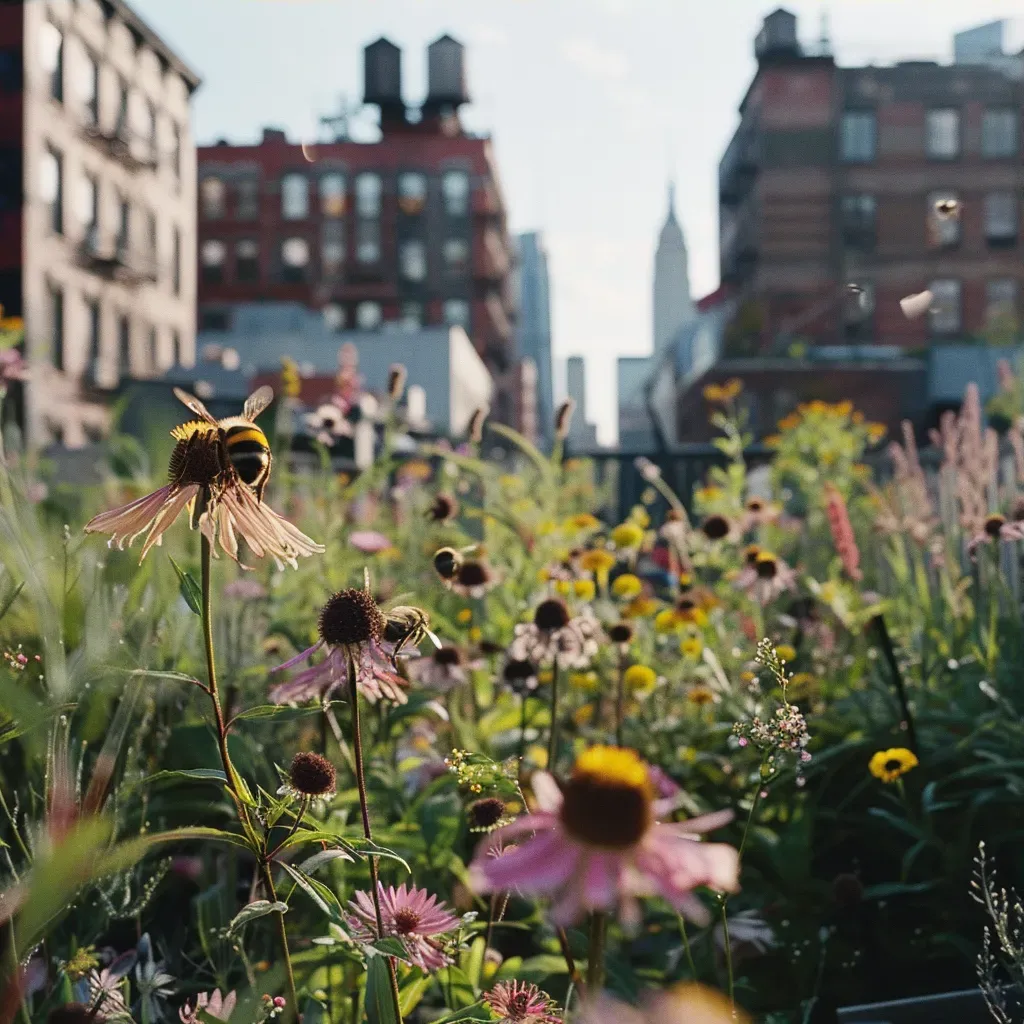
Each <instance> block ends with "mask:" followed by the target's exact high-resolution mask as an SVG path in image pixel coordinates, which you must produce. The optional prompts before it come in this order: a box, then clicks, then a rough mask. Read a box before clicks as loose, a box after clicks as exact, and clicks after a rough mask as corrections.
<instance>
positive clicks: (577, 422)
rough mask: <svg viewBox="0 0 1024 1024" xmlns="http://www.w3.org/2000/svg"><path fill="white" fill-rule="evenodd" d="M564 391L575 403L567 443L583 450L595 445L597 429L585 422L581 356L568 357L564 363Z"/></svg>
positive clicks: (583, 378)
mask: <svg viewBox="0 0 1024 1024" xmlns="http://www.w3.org/2000/svg"><path fill="white" fill-rule="evenodd" d="M565 391H566V394H567V395H568V396H569V397H570V398H571V399H572V400H573V401H574V402H575V403H576V411H575V412H574V413H573V417H572V426H571V427H570V428H569V441H570V443H574V444H577V445H580V446H582V447H584V448H589V447H593V446H594V445H596V444H597V428H596V427H595V426H594V425H593V424H592V423H588V422H587V369H586V362H585V361H584V359H583V356H569V358H568V359H567V360H566V361H565Z"/></svg>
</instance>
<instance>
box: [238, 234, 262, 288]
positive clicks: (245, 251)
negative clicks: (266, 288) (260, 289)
mask: <svg viewBox="0 0 1024 1024" xmlns="http://www.w3.org/2000/svg"><path fill="white" fill-rule="evenodd" d="M259 279H260V247H259V244H258V243H257V242H256V241H254V240H253V239H251V238H243V239H240V240H239V241H237V242H235V280H236V281H238V282H239V283H240V284H255V283H256V282H257V281H259Z"/></svg>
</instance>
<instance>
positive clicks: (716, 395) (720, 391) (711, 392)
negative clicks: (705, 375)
mask: <svg viewBox="0 0 1024 1024" xmlns="http://www.w3.org/2000/svg"><path fill="white" fill-rule="evenodd" d="M704 400H705V401H706V402H712V403H717V402H724V401H725V390H724V388H722V387H721V385H719V384H708V385H706V386H705V388H704Z"/></svg>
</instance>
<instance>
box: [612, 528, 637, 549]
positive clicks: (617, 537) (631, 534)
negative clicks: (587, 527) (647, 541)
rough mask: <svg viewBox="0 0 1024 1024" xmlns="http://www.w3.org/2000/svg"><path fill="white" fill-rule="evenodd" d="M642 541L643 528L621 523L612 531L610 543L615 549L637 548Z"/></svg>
mask: <svg viewBox="0 0 1024 1024" xmlns="http://www.w3.org/2000/svg"><path fill="white" fill-rule="evenodd" d="M643 540H644V531H643V528H642V527H640V526H637V524H636V523H621V524H620V525H619V526H616V527H615V529H614V530H612V541H613V542H614V544H615V546H616V547H617V548H638V547H640V545H641V544H642V543H643Z"/></svg>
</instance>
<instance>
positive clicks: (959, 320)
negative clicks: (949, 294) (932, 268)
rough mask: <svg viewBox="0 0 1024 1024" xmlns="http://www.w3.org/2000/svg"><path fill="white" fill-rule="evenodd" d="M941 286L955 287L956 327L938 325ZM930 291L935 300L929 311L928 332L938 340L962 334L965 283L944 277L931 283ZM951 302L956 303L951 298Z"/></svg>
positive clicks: (957, 279)
mask: <svg viewBox="0 0 1024 1024" xmlns="http://www.w3.org/2000/svg"><path fill="white" fill-rule="evenodd" d="M940 285H954V286H955V295H956V298H955V302H956V326H949V327H946V326H940V325H938V324H937V323H936V321H937V320H938V319H939V316H938V311H939V299H940V296H941V292H942V291H943V289H942V288H941V287H940ZM928 289H929V291H930V292H931V293H932V296H933V300H932V305H931V308H930V309H929V311H928V330H929V333H930V334H931V335H932V337H936V338H950V337H954V336H955V335H957V334H962V333H963V329H964V308H963V303H964V288H963V282H962V281H961V280H960V279H959V278H955V277H942V278H935V279H934V280H933V281H931V282H929V284H928ZM950 301H954V300H953V299H952V298H950Z"/></svg>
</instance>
